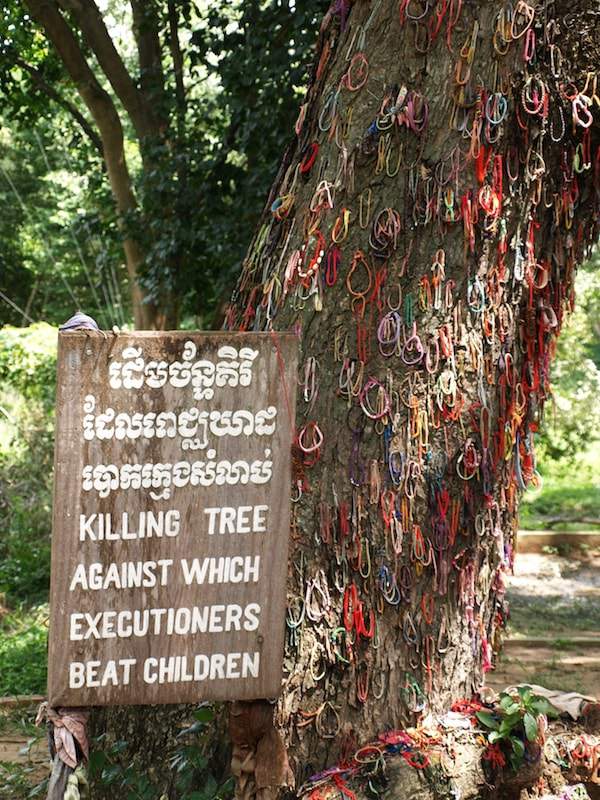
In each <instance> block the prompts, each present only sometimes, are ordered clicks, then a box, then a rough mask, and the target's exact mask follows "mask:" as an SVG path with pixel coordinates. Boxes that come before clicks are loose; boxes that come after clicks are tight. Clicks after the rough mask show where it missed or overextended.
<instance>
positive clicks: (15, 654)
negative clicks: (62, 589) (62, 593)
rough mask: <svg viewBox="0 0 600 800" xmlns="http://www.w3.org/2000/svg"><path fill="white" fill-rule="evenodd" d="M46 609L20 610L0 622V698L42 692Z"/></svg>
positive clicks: (43, 687)
mask: <svg viewBox="0 0 600 800" xmlns="http://www.w3.org/2000/svg"><path fill="white" fill-rule="evenodd" d="M47 620H48V606H47V605H45V604H44V605H40V606H34V607H33V608H20V609H17V610H15V611H13V612H11V613H10V614H7V615H6V616H5V617H4V618H3V619H2V620H1V622H0V665H1V669H0V697H2V696H6V695H23V694H40V693H44V692H45V691H46V661H47V659H46V651H47V638H48V630H47Z"/></svg>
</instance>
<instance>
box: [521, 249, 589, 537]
mask: <svg viewBox="0 0 600 800" xmlns="http://www.w3.org/2000/svg"><path fill="white" fill-rule="evenodd" d="M599 267H600V263H599V257H598V256H596V257H595V259H592V261H590V262H589V263H588V264H586V265H584V266H582V267H581V268H580V270H579V273H578V275H577V279H576V283H575V288H576V292H577V302H576V306H575V311H574V312H573V313H572V314H571V316H570V318H569V319H568V320H567V321H566V323H565V325H564V327H563V331H562V333H561V336H560V338H559V341H558V347H557V353H556V359H555V361H554V364H553V367H552V386H553V393H554V395H553V399H551V400H549V401H548V403H547V406H546V413H545V418H544V420H543V424H542V429H541V433H540V435H539V437H538V438H537V440H536V460H537V464H538V469H539V471H540V473H541V478H542V486H541V488H531V489H529V490H528V491H527V492H526V493H525V495H524V497H523V502H522V503H521V509H520V524H521V527H522V528H527V529H531V530H535V529H543V528H545V527H547V526H548V520H554V521H556V522H557V523H558V524H559V525H560V529H562V530H565V529H569V528H573V527H574V528H579V529H582V528H584V529H586V528H590V527H591V526H592V523H591V521H593V520H597V521H598V523H599V524H600V481H599V480H598V475H599V474H600V445H599V438H600V327H599V326H598V319H599V318H600V268H599Z"/></svg>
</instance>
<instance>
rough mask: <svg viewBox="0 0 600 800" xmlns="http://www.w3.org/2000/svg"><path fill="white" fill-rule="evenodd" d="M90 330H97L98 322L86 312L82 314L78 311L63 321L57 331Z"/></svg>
mask: <svg viewBox="0 0 600 800" xmlns="http://www.w3.org/2000/svg"><path fill="white" fill-rule="evenodd" d="M86 329H87V330H90V331H99V330H100V328H99V327H98V323H97V322H96V320H95V319H92V318H91V317H88V315H87V314H84V313H83V312H81V311H78V312H77V313H76V314H74V315H73V316H72V317H71V318H70V319H68V320H67V321H66V322H65V323H63V324H62V325H61V326H60V328H59V329H58V330H59V331H76V330H86Z"/></svg>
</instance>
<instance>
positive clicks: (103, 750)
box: [89, 704, 233, 800]
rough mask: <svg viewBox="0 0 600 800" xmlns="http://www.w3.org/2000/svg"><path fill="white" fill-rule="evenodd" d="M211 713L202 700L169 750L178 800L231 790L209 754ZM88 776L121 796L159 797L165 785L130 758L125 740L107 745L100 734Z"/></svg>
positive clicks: (206, 798) (210, 799)
mask: <svg viewBox="0 0 600 800" xmlns="http://www.w3.org/2000/svg"><path fill="white" fill-rule="evenodd" d="M214 716H215V714H214V711H213V709H212V707H211V706H209V705H206V704H202V705H201V706H200V707H199V708H198V710H197V711H196V712H195V713H194V722H192V723H191V724H190V725H189V726H188V727H187V728H185V729H184V730H182V731H181V732H180V733H179V735H178V737H177V738H178V740H179V742H180V743H179V744H178V746H177V747H176V748H175V751H174V752H173V753H172V754H170V757H169V765H170V767H171V770H172V775H173V776H174V777H173V781H174V787H173V788H174V789H175V790H176V793H177V794H176V796H177V797H178V798H179V800H225V798H230V797H231V796H232V794H233V781H232V779H228V780H226V781H225V782H221V781H220V779H219V777H218V776H217V775H215V774H214V773H213V765H212V763H211V760H210V757H209V754H210V747H209V743H210V738H211V733H212V726H211V723H212V722H213V720H214ZM89 776H90V780H92V781H94V782H95V783H96V785H97V786H98V787H99V789H100V790H106V789H109V790H110V789H114V790H115V791H118V792H119V797H123V798H124V800H160V798H161V797H162V796H163V793H164V792H165V791H166V789H167V787H165V786H162V785H159V784H157V783H156V782H155V781H154V780H153V778H152V776H151V775H149V774H148V773H147V772H146V771H143V770H140V769H139V768H138V767H137V765H136V763H135V760H134V761H132V760H131V759H130V757H129V755H128V744H127V742H124V741H117V742H113V743H112V744H111V745H110V746H108V745H107V744H106V737H105V736H104V735H102V736H99V737H98V738H97V739H96V740H95V741H94V742H93V745H92V752H91V755H90V762H89Z"/></svg>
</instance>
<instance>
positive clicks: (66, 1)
mask: <svg viewBox="0 0 600 800" xmlns="http://www.w3.org/2000/svg"><path fill="white" fill-rule="evenodd" d="M59 3H60V6H61V7H62V8H64V9H65V10H68V11H71V13H72V14H73V16H74V18H75V20H76V22H77V26H78V27H79V28H80V30H81V32H82V33H83V36H84V38H85V41H86V42H87V44H88V46H89V47H90V49H91V50H92V51H93V53H94V55H95V56H96V58H97V59H98V63H99V64H100V67H101V68H102V71H103V72H104V74H105V75H106V77H107V78H108V81H109V83H110V85H111V86H112V88H113V90H114V92H115V94H116V96H117V97H118V98H119V100H120V101H121V102H122V103H123V107H124V108H125V110H126V111H127V113H128V115H129V117H130V119H131V122H132V123H133V126H134V128H135V131H136V134H137V136H138V138H139V140H140V142H143V141H144V140H145V139H153V138H155V137H156V136H157V135H158V120H157V119H156V117H155V115H154V112H153V110H152V106H151V105H150V104H149V103H148V102H147V100H146V98H145V97H144V95H143V94H142V92H141V91H140V90H139V89H138V88H137V86H136V85H135V82H134V80H133V78H132V77H131V75H130V74H129V72H128V71H127V68H126V67H125V64H124V63H123V59H122V58H121V56H120V55H119V52H118V50H117V48H116V47H115V44H114V42H113V40H112V39H111V37H110V34H109V32H108V30H107V29H106V25H105V24H104V21H103V20H102V17H101V15H100V11H99V10H98V6H97V5H96V3H95V2H94V0H59Z"/></svg>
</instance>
